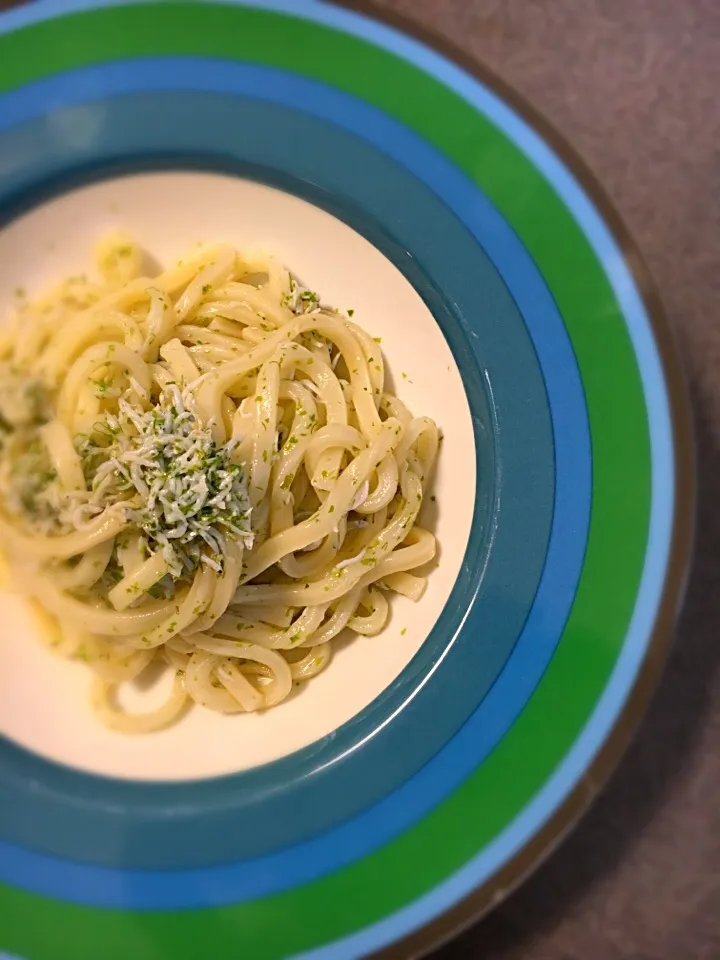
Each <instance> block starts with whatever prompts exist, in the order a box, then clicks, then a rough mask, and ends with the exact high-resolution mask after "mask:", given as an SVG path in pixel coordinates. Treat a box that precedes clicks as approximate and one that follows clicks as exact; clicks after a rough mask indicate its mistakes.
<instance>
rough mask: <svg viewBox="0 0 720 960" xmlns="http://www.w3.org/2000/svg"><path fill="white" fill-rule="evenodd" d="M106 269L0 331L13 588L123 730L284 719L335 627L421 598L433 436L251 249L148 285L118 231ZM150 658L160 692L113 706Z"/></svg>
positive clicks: (358, 343) (354, 343) (311, 301)
mask: <svg viewBox="0 0 720 960" xmlns="http://www.w3.org/2000/svg"><path fill="white" fill-rule="evenodd" d="M96 259H97V266H98V268H99V276H100V277H101V279H100V280H99V281H97V282H96V281H90V280H88V279H86V278H85V277H74V278H70V279H69V280H67V281H66V282H64V283H63V284H62V285H61V286H60V287H59V288H57V289H54V290H52V291H50V292H48V293H47V294H45V295H43V296H41V297H40V298H38V299H37V300H34V301H31V302H28V301H26V300H25V299H24V298H23V297H21V299H20V300H19V301H18V304H17V309H16V311H15V313H16V316H15V318H14V322H13V323H12V324H11V325H10V326H9V327H8V328H7V329H6V331H4V332H3V334H2V341H1V343H0V361H1V362H2V365H3V368H2V375H1V380H0V415H1V418H2V427H3V448H2V462H1V463H0V496H1V499H0V535H2V537H3V543H4V544H5V550H6V558H7V560H8V563H9V567H10V570H11V575H12V579H13V583H14V584H15V585H16V587H17V588H18V589H20V590H22V591H23V592H24V593H25V594H27V595H28V596H29V597H30V598H31V602H32V603H33V605H34V606H35V609H36V612H37V614H38V616H40V617H41V618H42V619H43V621H44V623H45V626H46V628H47V629H46V630H45V634H46V635H47V636H49V637H50V642H51V644H52V646H53V647H55V648H56V650H57V651H58V652H59V653H61V654H64V655H66V656H70V657H74V658H79V659H82V660H83V661H85V662H86V663H87V665H88V667H89V668H90V669H91V670H92V671H93V674H94V681H93V693H92V702H93V707H94V710H95V711H96V714H97V715H98V717H99V718H100V719H101V720H102V721H103V722H104V723H106V724H108V725H109V726H111V727H113V728H115V729H118V730H123V731H129V732H145V731H150V730H155V729H159V728H161V727H164V726H166V725H167V724H169V723H171V722H172V721H173V720H174V719H175V718H176V717H177V716H178V715H179V714H180V713H181V711H183V709H184V707H185V706H186V705H187V704H188V703H190V702H195V703H198V704H201V705H202V706H204V707H207V708H210V709H212V710H217V711H220V712H223V713H233V712H238V711H250V710H258V709H266V708H269V707H272V706H275V705H276V704H278V703H280V702H281V701H282V700H283V699H284V698H285V697H287V695H288V693H289V692H290V690H291V689H292V686H293V683H294V682H306V681H308V680H310V679H311V678H312V677H314V676H315V675H316V674H318V673H319V672H320V671H321V670H323V669H324V668H325V667H326V666H327V665H328V663H329V661H330V659H331V651H332V640H333V638H334V637H336V636H337V635H338V634H339V633H340V632H341V631H342V630H344V629H345V628H348V629H349V630H352V631H355V632H356V633H358V634H364V635H367V636H372V635H374V634H377V633H379V632H380V631H381V630H382V628H383V626H384V625H385V623H386V620H387V618H388V599H387V595H388V592H389V591H397V592H399V593H402V594H404V595H405V596H407V597H410V598H412V599H414V600H417V599H419V598H420V597H421V595H422V592H423V589H424V585H425V581H424V578H423V577H420V576H417V575H415V574H412V573H409V572H408V571H411V570H415V569H416V568H419V567H422V566H423V565H424V564H427V563H428V561H430V560H431V559H432V558H433V556H434V554H435V540H434V537H433V536H432V534H431V533H429V532H428V531H427V530H424V529H422V528H421V527H419V526H418V525H417V523H416V520H417V516H418V512H419V510H420V507H421V504H422V501H423V496H424V491H425V489H426V486H427V483H428V480H429V479H430V477H431V474H432V470H433V464H434V461H435V458H436V454H437V451H438V439H439V438H438V430H437V428H436V426H435V424H434V423H433V422H432V420H430V419H428V418H427V417H414V416H413V415H412V414H411V413H410V411H409V410H408V409H407V408H406V406H405V405H404V404H403V403H402V402H401V401H400V400H399V399H398V398H397V397H396V396H394V395H393V394H392V393H389V392H388V391H387V390H386V388H385V369H384V360H383V356H382V350H381V347H380V344H379V341H378V340H375V339H373V338H372V336H370V335H369V334H368V333H366V332H365V331H364V330H362V329H361V328H360V327H359V326H357V325H356V324H355V323H353V321H352V320H351V318H350V315H349V314H343V313H340V312H339V311H337V310H334V309H331V308H327V307H325V306H323V305H321V302H320V300H319V298H318V297H317V296H316V295H315V294H314V293H313V292H312V291H309V290H307V289H305V288H304V287H302V286H301V285H300V284H299V283H298V282H297V281H296V280H295V278H294V277H293V276H292V275H291V274H290V273H289V272H288V271H287V270H286V269H285V268H284V267H283V266H281V265H280V264H278V263H277V262H275V261H274V260H273V259H272V258H270V257H267V256H265V255H264V254H255V253H238V252H237V251H235V250H234V249H232V248H231V247H228V246H225V245H214V246H206V247H202V248H198V249H197V250H196V251H195V252H193V253H192V255H191V256H189V257H188V258H186V259H184V260H181V261H180V262H179V263H178V265H177V266H176V267H174V268H173V269H170V270H167V271H165V272H163V273H160V274H159V275H157V276H153V277H152V278H151V277H148V276H145V275H144V274H145V272H147V271H146V270H145V268H144V260H143V254H142V252H141V251H140V249H139V248H138V247H137V245H136V244H135V243H133V241H132V240H131V239H130V238H128V237H126V236H121V235H114V236H113V237H112V238H107V239H106V240H104V241H102V242H101V243H99V244H98V248H97V257H96ZM349 313H351V312H349ZM372 651H373V647H372V644H371V643H369V644H368V656H370V657H372V656H373V652H372ZM158 662H161V663H163V664H165V665H166V666H167V668H168V669H171V670H172V671H174V682H173V687H172V691H171V693H170V695H169V697H168V699H167V701H166V702H165V703H163V705H162V706H161V707H160V708H159V709H157V710H153V711H151V712H149V713H142V714H130V713H128V712H126V711H125V710H123V709H122V708H121V707H120V706H119V704H118V701H117V690H118V686H119V685H120V684H121V683H124V682H127V681H130V680H133V679H134V678H136V677H137V676H138V675H139V674H140V673H141V672H142V671H143V670H145V669H147V668H148V667H150V665H151V664H157V663H158Z"/></svg>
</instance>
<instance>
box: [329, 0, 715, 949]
mask: <svg viewBox="0 0 720 960" xmlns="http://www.w3.org/2000/svg"><path fill="white" fill-rule="evenodd" d="M325 2H326V3H328V5H329V6H334V7H337V8H339V9H343V10H347V11H350V12H353V13H356V14H360V15H362V16H364V17H366V18H367V19H369V20H371V21H375V22H376V23H378V24H381V25H382V26H385V27H389V28H390V29H391V30H394V31H396V32H397V33H399V34H401V35H405V36H406V37H409V38H410V39H412V40H415V41H417V42H418V43H420V44H422V45H423V46H425V47H427V48H428V49H429V50H431V51H432V52H434V53H437V54H439V55H440V56H441V57H444V58H445V59H446V60H448V61H449V62H450V63H451V64H454V65H455V66H457V67H459V68H460V69H461V70H464V71H465V72H466V73H467V74H468V75H469V76H470V77H471V78H472V79H474V80H477V81H479V82H480V83H481V84H483V85H484V86H486V87H487V88H488V89H489V90H490V91H491V92H492V93H493V94H495V95H496V96H497V97H498V98H499V99H500V100H501V101H503V102H504V103H506V104H507V105H508V106H509V107H510V109H511V110H513V111H514V112H515V113H516V114H517V115H518V116H519V117H520V119H521V120H523V121H524V122H525V123H527V124H528V125H529V126H530V127H531V128H532V129H533V130H535V131H536V132H537V133H538V134H539V135H540V136H541V137H542V139H543V140H545V142H546V143H547V144H548V146H549V147H550V149H551V150H552V151H553V152H554V153H555V154H556V155H557V156H558V157H559V158H560V160H561V161H562V163H563V164H564V165H565V166H566V167H567V169H568V170H569V172H570V173H571V174H572V175H573V176H574V177H575V178H576V179H577V181H578V183H579V185H580V187H581V189H582V190H583V191H584V192H585V193H586V194H587V196H588V197H589V198H590V200H591V201H592V203H593V204H594V205H595V207H596V208H597V210H598V213H599V214H600V216H601V218H602V220H603V222H604V223H605V226H606V227H607V228H608V230H609V231H610V233H611V235H612V237H613V239H614V240H615V241H616V243H617V245H618V247H619V248H620V250H621V251H622V253H623V257H624V260H625V265H626V266H627V268H628V270H629V272H630V274H631V276H632V278H633V280H634V282H635V284H636V286H637V290H638V293H639V294H640V297H641V299H642V302H643V304H644V305H645V307H646V309H647V314H648V319H649V320H650V323H651V329H652V334H653V337H654V339H655V343H656V346H657V350H658V354H659V359H660V364H661V369H662V375H663V381H664V383H665V386H666V388H667V398H668V405H669V412H670V422H671V426H672V440H673V447H672V451H673V461H674V466H675V496H674V502H673V507H674V509H673V522H672V534H671V540H670V552H669V557H668V565H667V569H666V572H665V578H664V584H663V590H662V597H661V601H660V604H659V607H658V611H657V615H656V617H655V623H654V625H653V629H652V632H651V635H650V640H649V644H648V649H647V652H646V654H645V656H644V658H643V660H642V663H641V666H640V670H639V671H638V675H637V677H636V678H635V681H634V683H633V685H632V688H631V690H630V693H629V694H628V696H627V699H626V701H625V704H624V706H623V708H622V710H621V711H620V714H619V715H618V717H617V719H616V721H615V723H614V725H613V727H612V729H611V731H610V733H609V734H608V736H607V737H606V738H605V740H604V742H603V744H602V746H601V747H600V749H599V751H598V753H597V754H596V756H595V757H594V758H593V760H592V762H591V763H590V764H589V766H588V767H587V768H586V770H585V772H584V774H583V776H582V777H581V779H580V780H579V782H578V783H577V784H576V785H575V787H574V788H573V789H572V790H571V791H570V793H569V794H568V796H567V797H566V798H565V799H564V800H563V802H562V803H561V804H560V806H559V807H558V808H557V809H556V810H555V811H554V813H553V814H552V815H551V817H550V819H549V820H548V821H547V822H546V823H545V824H544V826H543V827H542V828H541V829H540V830H539V831H537V832H536V833H535V834H534V835H533V837H532V838H531V839H530V840H528V841H527V842H526V843H525V844H524V845H523V846H522V847H521V848H520V849H519V850H518V851H517V853H515V854H514V855H513V856H512V857H511V858H510V859H509V860H508V861H507V862H506V863H505V864H504V865H503V866H502V867H501V868H500V869H499V870H497V871H496V872H495V873H494V874H493V876H492V877H490V879H488V880H486V881H485V882H484V883H482V884H480V886H478V887H476V888H475V889H474V890H473V891H472V892H471V893H470V894H468V895H466V896H465V897H464V898H463V899H461V900H460V901H458V902H457V903H455V904H453V905H452V906H451V907H449V908H448V909H447V910H445V911H443V912H442V913H441V914H439V915H438V916H437V917H435V918H434V919H433V920H430V921H429V922H428V923H426V924H424V925H423V926H420V927H417V928H416V929H415V930H413V931H412V932H411V933H409V934H407V935H406V936H404V937H402V938H401V939H399V940H395V941H393V942H392V943H390V944H387V945H386V946H385V947H381V948H380V949H379V950H376V951H374V952H373V953H371V954H368V955H367V957H368V958H372V960H407V957H422V956H427V955H428V954H429V952H430V951H431V950H436V949H438V948H439V947H441V946H442V945H443V944H445V943H447V942H448V941H450V940H452V939H453V938H454V937H456V936H458V935H459V934H460V933H462V932H463V931H464V930H466V929H467V928H469V927H470V926H472V925H473V924H474V923H477V922H478V921H479V920H481V919H482V918H483V917H484V916H486V915H487V914H488V913H490V912H491V911H492V910H493V909H494V908H495V907H497V906H498V905H499V904H500V903H501V902H502V901H504V900H506V899H507V897H508V896H509V895H510V894H511V893H513V892H514V891H515V890H517V889H518V888H519V887H520V886H521V885H522V884H523V883H524V882H525V880H527V879H528V878H529V877H530V876H531V875H532V874H533V873H535V871H536V870H538V869H539V867H540V866H541V865H542V864H543V863H544V862H545V861H546V860H547V859H548V858H549V857H550V856H551V855H552V853H553V852H554V851H555V850H556V849H558V848H559V846H560V845H561V844H562V843H563V841H564V840H565V839H566V838H567V837H568V836H569V835H570V833H571V832H572V831H573V830H574V829H575V827H576V826H577V825H578V824H579V822H580V820H581V819H582V817H583V816H584V814H585V813H586V812H587V811H588V810H589V808H590V807H591V806H592V804H593V803H594V802H595V800H596V799H597V797H598V795H599V794H600V792H601V790H602V789H603V788H604V787H605V786H606V785H607V783H608V782H609V780H610V778H611V777H612V775H613V773H614V771H615V770H616V768H617V767H618V765H619V763H620V761H621V760H622V758H623V756H624V755H625V752H626V751H627V749H628V747H629V746H630V744H631V742H632V740H633V737H634V736H635V734H636V732H637V730H638V729H639V726H640V723H641V721H642V719H643V717H644V716H645V713H646V711H647V709H648V707H649V705H650V703H651V701H652V698H653V696H654V694H655V691H656V689H657V687H658V684H659V681H660V678H661V676H662V673H663V670H664V667H665V663H666V661H667V658H668V655H669V653H670V651H671V649H672V646H673V639H674V632H675V627H676V623H677V620H678V616H679V613H680V610H681V608H682V605H683V601H684V598H685V593H686V590H687V584H688V580H689V576H690V570H691V567H692V558H693V546H694V542H695V527H696V513H697V463H696V460H697V445H696V440H695V426H694V420H693V415H692V405H691V402H690V393H689V386H688V381H687V377H686V374H685V370H684V367H683V364H682V361H681V357H680V351H679V347H678V342H677V337H676V335H675V332H674V330H673V327H672V326H671V324H670V321H669V319H668V316H667V313H666V311H665V307H664V305H663V302H662V298H661V296H660V293H659V290H658V288H657V285H656V283H655V280H654V278H653V275H652V273H651V271H650V268H649V267H648V266H647V264H646V262H645V260H644V258H643V256H642V254H641V252H640V247H639V245H638V244H637V242H636V241H635V239H634V237H633V235H632V233H631V232H630V230H629V229H628V227H627V226H626V225H625V221H624V220H623V218H622V216H621V215H620V213H619V211H618V209H617V208H616V206H615V204H614V203H613V202H612V201H611V199H610V197H609V195H608V193H607V192H606V190H605V189H604V187H603V186H602V184H601V182H600V180H599V178H598V176H597V175H596V174H595V173H594V171H593V169H592V167H591V166H590V164H589V163H587V162H586V161H585V159H584V158H583V157H582V155H581V154H580V152H579V151H578V150H576V148H575V147H574V146H573V145H572V144H571V142H570V140H569V138H566V137H565V136H564V135H563V134H561V133H560V132H559V130H558V129H557V128H556V127H555V125H554V124H553V123H551V121H549V120H548V119H547V118H546V117H545V115H544V113H543V112H542V111H540V110H539V109H538V108H536V107H535V106H534V105H533V104H532V103H531V102H530V100H529V99H528V98H527V97H525V95H524V94H522V93H520V92H519V91H518V90H517V89H516V88H515V87H514V86H513V85H512V84H511V83H509V82H508V81H506V80H505V79H503V78H502V77H501V76H500V75H499V74H498V73H497V72H496V71H495V70H494V69H492V68H491V67H489V66H487V64H486V63H485V62H484V61H483V60H482V58H481V57H477V56H473V55H472V54H471V53H469V52H468V51H466V50H464V49H463V48H462V47H460V46H458V45H457V44H456V43H454V42H453V41H452V40H450V39H449V37H447V36H445V35H444V34H442V33H441V32H440V31H439V30H437V29H434V28H432V27H427V26H425V25H423V24H420V23H418V22H417V21H416V20H414V19H412V18H410V17H408V16H406V15H405V14H402V13H398V12H397V11H395V10H392V9H386V8H384V7H378V6H376V5H375V4H374V3H373V2H372V0H325ZM589 784H591V785H592V786H591V788H589V786H588V785H589Z"/></svg>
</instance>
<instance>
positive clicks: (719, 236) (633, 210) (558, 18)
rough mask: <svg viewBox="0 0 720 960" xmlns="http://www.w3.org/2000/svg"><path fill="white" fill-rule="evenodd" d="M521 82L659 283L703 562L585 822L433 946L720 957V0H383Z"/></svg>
mask: <svg viewBox="0 0 720 960" xmlns="http://www.w3.org/2000/svg"><path fill="white" fill-rule="evenodd" d="M375 2H376V4H377V6H378V7H379V8H385V9H388V10H393V11H395V12H398V13H402V14H404V15H406V16H408V17H410V18H412V19H414V20H416V21H417V22H418V23H420V24H422V25H423V26H425V27H430V28H432V29H433V30H435V31H437V32H439V33H441V34H444V35H445V36H446V37H447V38H449V39H450V40H451V41H452V42H453V43H454V44H456V45H457V46H459V47H461V48H463V49H464V50H466V51H468V52H470V53H471V54H473V55H474V56H476V57H478V58H480V59H482V60H483V61H484V62H485V63H486V64H487V65H488V66H490V67H492V68H493V69H494V70H496V71H497V72H498V73H499V74H500V75H501V76H502V77H503V78H504V79H505V80H507V81H509V82H510V83H511V84H512V85H513V86H515V87H516V88H517V89H518V90H519V91H520V92H521V93H524V94H525V95H526V96H527V97H528V98H529V99H530V100H531V101H532V102H533V103H534V104H535V106H536V107H538V108H539V109H540V110H542V111H543V112H544V113H545V115H546V117H547V118H548V119H549V120H550V121H552V122H553V123H554V124H555V126H556V127H557V128H558V130H560V132H562V133H563V134H564V135H565V136H566V137H568V138H569V139H570V140H571V141H572V143H573V144H574V145H575V147H576V148H577V149H578V150H579V152H580V153H581V154H582V155H583V156H584V158H585V160H586V161H587V162H588V164H589V165H590V167H591V168H592V169H593V170H594V171H595V173H596V174H597V175H598V177H599V178H600V180H601V181H602V183H603V184H604V186H605V188H606V190H607V191H608V192H609V194H610V196H611V197H612V199H613V200H614V202H615V204H616V205H617V207H618V209H619V210H620V212H621V214H622V215H623V217H624V219H625V222H626V224H627V226H628V227H629V228H630V230H631V232H632V233H633V234H634V236H635V239H636V240H637V242H638V244H639V245H640V248H641V250H642V251H643V254H644V256H645V258H646V260H647V262H648V264H649V266H650V269H651V271H652V272H653V274H654V277H655V279H656V281H657V283H658V285H659V288H660V293H661V295H662V297H663V299H664V302H665V306H666V309H667V311H668V313H669V315H670V318H671V321H672V323H673V325H674V327H675V330H676V332H677V335H678V339H679V343H680V348H681V351H682V353H683V356H684V360H685V363H686V368H687V370H688V373H689V379H690V382H691V390H692V395H693V401H694V405H695V412H696V422H697V433H698V447H699V474H700V476H699V483H700V510H699V527H698V539H697V546H696V559H695V567H694V572H693V575H692V578H691V582H690V587H689V593H688V597H687V601H686V605H685V613H684V616H683V618H682V620H681V623H680V627H679V630H678V639H677V644H676V647H675V650H674V653H673V655H672V657H671V659H670V662H669V664H668V667H667V671H666V674H665V677H664V680H663V683H662V685H661V687H660V689H659V690H658V692H657V695H656V697H655V700H654V702H653V704H652V707H651V709H650V712H649V715H648V717H647V718H646V720H645V722H644V724H643V726H642V728H641V730H640V732H639V734H638V736H637V738H636V741H635V743H634V745H633V746H632V747H631V749H630V750H629V752H628V754H627V756H626V758H625V760H624V761H623V763H622V764H621V766H620V768H619V769H618V771H617V773H616V774H615V776H614V778H613V780H612V782H611V783H610V785H609V786H608V788H607V789H606V790H605V792H604V793H603V795H602V796H601V797H600V798H599V800H598V801H597V803H596V805H595V806H594V808H593V809H592V810H591V812H590V813H589V815H588V816H587V817H586V818H585V819H584V821H583V822H582V823H581V825H580V826H579V827H578V829H577V830H576V832H575V833H574V835H573V836H572V837H571V838H570V839H569V840H568V841H567V842H566V843H565V845H564V846H563V847H562V848H561V849H560V851H559V852H558V853H556V854H555V855H554V856H553V857H552V858H551V859H550V861H549V862H548V863H546V864H545V866H543V867H542V868H541V869H540V870H539V871H538V873H537V874H536V875H535V876H534V877H533V878H532V879H531V880H530V881H529V882H528V883H527V884H526V885H525V886H524V887H523V888H522V889H521V890H520V891H519V892H517V893H516V894H515V895H514V896H513V897H511V898H510V900H508V901H507V902H506V903H505V904H503V905H502V906H501V907H500V908H499V909H497V910H496V912H495V913H494V914H493V915H492V916H491V917H489V918H488V919H486V920H485V921H483V922H481V923H480V924H478V925H477V926H475V927H474V928H472V929H471V930H469V931H467V932H466V933H465V934H463V935H462V936H461V937H460V938H458V939H457V940H456V941H455V942H453V943H452V944H450V945H448V946H446V947H445V948H444V949H443V950H441V951H439V952H438V953H437V955H436V957H437V960H459V958H460V957H492V958H499V960H516V958H517V960H520V958H522V960H576V958H577V960H615V958H628V960H720V503H718V504H717V505H716V504H715V503H713V500H714V498H715V496H716V491H717V490H718V478H720V0H375Z"/></svg>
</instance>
